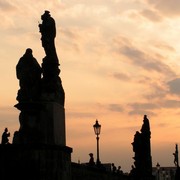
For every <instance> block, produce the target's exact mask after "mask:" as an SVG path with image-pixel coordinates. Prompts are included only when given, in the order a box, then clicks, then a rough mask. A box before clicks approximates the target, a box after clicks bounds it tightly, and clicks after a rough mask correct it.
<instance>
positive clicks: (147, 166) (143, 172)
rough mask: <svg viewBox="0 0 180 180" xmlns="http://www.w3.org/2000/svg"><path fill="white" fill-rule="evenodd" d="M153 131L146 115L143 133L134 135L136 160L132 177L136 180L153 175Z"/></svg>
mask: <svg viewBox="0 0 180 180" xmlns="http://www.w3.org/2000/svg"><path fill="white" fill-rule="evenodd" d="M150 138H151V131H150V125H149V120H148V118H147V116H146V115H144V119H143V125H142V128H141V133H140V132H138V131H137V132H136V134H135V135H134V142H133V143H132V145H133V151H134V153H135V156H134V157H133V159H134V160H135V162H134V165H135V168H134V169H133V171H132V172H133V173H132V176H134V179H135V180H139V179H140V178H146V177H151V175H152V160H151V145H150V144H151V143H150Z"/></svg>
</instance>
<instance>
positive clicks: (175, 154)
mask: <svg viewBox="0 0 180 180" xmlns="http://www.w3.org/2000/svg"><path fill="white" fill-rule="evenodd" d="M173 155H174V164H175V166H176V167H178V166H179V161H178V145H177V144H176V149H175V153H173Z"/></svg>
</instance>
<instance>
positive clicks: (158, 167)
mask: <svg viewBox="0 0 180 180" xmlns="http://www.w3.org/2000/svg"><path fill="white" fill-rule="evenodd" d="M156 168H157V180H159V170H160V164H159V163H157V164H156Z"/></svg>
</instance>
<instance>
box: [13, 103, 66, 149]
mask: <svg viewBox="0 0 180 180" xmlns="http://www.w3.org/2000/svg"><path fill="white" fill-rule="evenodd" d="M15 107H16V108H17V109H19V110H20V111H21V113H20V117H19V120H20V129H19V131H17V132H16V133H15V136H14V140H13V143H15V144H46V145H63V146H65V145H66V139H65V137H66V134H65V110H64V107H63V106H62V105H60V104H58V103H56V102H27V103H18V104H17V105H15Z"/></svg>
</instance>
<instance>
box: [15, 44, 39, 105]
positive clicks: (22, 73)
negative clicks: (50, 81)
mask: <svg viewBox="0 0 180 180" xmlns="http://www.w3.org/2000/svg"><path fill="white" fill-rule="evenodd" d="M16 76H17V78H18V79H19V85H20V90H19V91H18V96H17V100H18V101H19V102H23V101H26V102H27V101H35V100H37V99H38V97H39V91H40V88H39V85H40V80H41V67H40V65H39V64H38V62H37V60H36V59H35V58H34V57H33V54H32V49H30V48H28V49H26V52H25V54H24V55H23V56H22V57H21V58H20V60H19V62H18V64H17V66H16Z"/></svg>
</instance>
